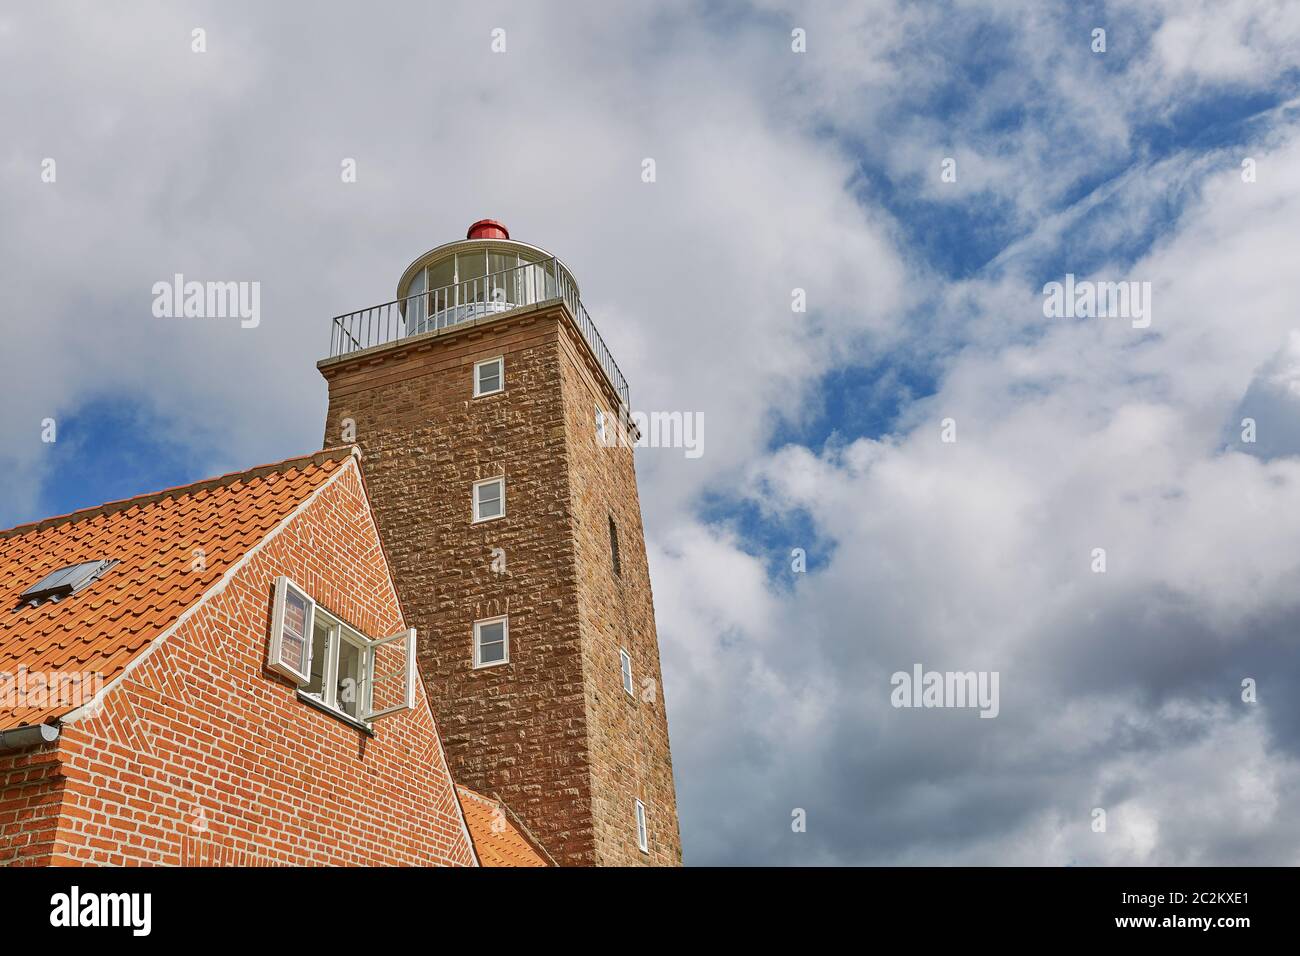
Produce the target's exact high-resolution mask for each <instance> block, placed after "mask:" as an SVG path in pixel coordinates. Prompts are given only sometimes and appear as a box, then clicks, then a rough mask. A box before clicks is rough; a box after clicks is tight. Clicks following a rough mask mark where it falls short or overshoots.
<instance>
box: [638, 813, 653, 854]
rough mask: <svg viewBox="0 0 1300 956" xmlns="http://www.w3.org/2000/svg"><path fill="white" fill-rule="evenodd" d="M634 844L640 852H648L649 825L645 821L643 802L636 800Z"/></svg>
mask: <svg viewBox="0 0 1300 956" xmlns="http://www.w3.org/2000/svg"><path fill="white" fill-rule="evenodd" d="M636 845H637V849H639V850H640V851H641V852H642V853H649V852H650V825H649V823H648V822H647V821H646V812H645V804H644V803H642V802H641V801H640V800H637V802H636Z"/></svg>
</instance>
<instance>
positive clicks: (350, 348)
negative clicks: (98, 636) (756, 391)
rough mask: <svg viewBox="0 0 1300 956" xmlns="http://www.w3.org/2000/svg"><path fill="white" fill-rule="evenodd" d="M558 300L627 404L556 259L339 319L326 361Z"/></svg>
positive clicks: (623, 387)
mask: <svg viewBox="0 0 1300 956" xmlns="http://www.w3.org/2000/svg"><path fill="white" fill-rule="evenodd" d="M556 299H558V300H560V301H562V302H563V303H564V304H565V305H566V306H567V307H568V309H569V314H570V315H572V316H573V321H574V323H575V324H576V325H577V326H578V330H579V331H580V332H581V333H582V337H583V338H584V339H586V340H587V344H588V345H589V346H591V351H592V354H594V355H595V356H596V361H597V362H598V363H599V364H600V367H601V368H602V369H603V370H604V372H605V374H606V375H607V376H608V377H609V380H610V382H611V383H613V385H614V390H615V391H616V392H617V393H618V397H619V400H620V401H621V402H622V403H623V404H624V405H628V404H629V400H628V386H627V379H625V378H624V377H623V372H622V371H621V370H620V369H619V367H618V363H617V362H615V361H614V356H613V354H612V353H611V352H610V351H609V346H607V345H606V344H605V340H604V339H602V338H601V337H600V333H599V332H598V331H596V324H595V323H594V322H592V320H591V316H590V315H589V314H588V313H587V310H586V308H585V307H584V306H583V304H582V300H581V299H580V298H578V290H577V288H576V287H575V286H574V284H573V280H572V279H571V278H570V277H569V274H568V272H567V271H566V270H565V269H564V267H563V266H561V265H560V262H559V260H558V259H555V258H551V259H544V260H542V261H541V262H526V263H524V264H523V265H520V266H516V267H515V268H513V269H505V270H503V271H501V272H495V273H493V274H491V275H486V276H479V277H477V278H474V279H467V280H465V281H464V282H457V283H454V284H452V285H449V286H444V287H442V288H441V289H431V290H428V291H425V292H417V293H416V294H414V295H408V296H406V297H405V298H403V299H394V300H393V301H391V302H385V303H383V304H382V305H372V306H370V307H369V308H367V309H359V310H358V311H356V312H349V313H347V314H346V315H337V316H335V317H334V319H333V321H332V322H331V323H330V358H337V357H338V356H341V355H348V354H350V353H352V352H360V351H361V350H363V349H369V348H374V347H375V346H377V345H387V344H388V343H390V342H396V341H398V340H399V339H404V338H407V337H408V336H412V335H420V334H421V333H424V332H433V331H436V330H438V329H445V328H449V327H450V326H453V325H460V324H461V323H462V322H472V321H473V320H475V319H481V318H485V317H487V316H493V315H498V314H500V313H502V312H509V311H510V310H512V309H518V308H521V307H523V306H526V305H536V304H538V303H541V302H548V301H551V300H556Z"/></svg>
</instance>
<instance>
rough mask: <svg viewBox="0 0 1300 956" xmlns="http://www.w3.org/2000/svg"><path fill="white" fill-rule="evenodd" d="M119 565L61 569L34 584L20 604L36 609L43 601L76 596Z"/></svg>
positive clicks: (91, 563)
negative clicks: (71, 595) (114, 566)
mask: <svg viewBox="0 0 1300 956" xmlns="http://www.w3.org/2000/svg"><path fill="white" fill-rule="evenodd" d="M115 564H117V562H116V561H86V562H84V563H82V564H74V565H71V566H70V567H66V568H60V569H59V570H58V571H55V572H53V573H51V574H47V575H46V576H45V577H43V578H41V580H40V581H38V582H36V583H35V584H33V585H32V586H31V587H29V588H28V589H27V590H26V591H24V592H23V593H22V595H21V596H20V597H19V598H18V601H19V603H20V604H30V605H31V606H32V607H36V606H37V605H38V604H40V603H41V602H42V601H59V600H62V599H63V598H65V597H67V596H68V595H70V594H75V593H76V592H77V591H80V590H81V589H82V588H84V587H86V585H88V584H90V583H92V582H93V581H95V580H96V579H97V578H98V577H99V576H100V575H101V574H103V573H104V572H105V571H107V570H108V569H109V568H111V567H112V566H113V565H115Z"/></svg>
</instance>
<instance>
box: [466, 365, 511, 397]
mask: <svg viewBox="0 0 1300 956" xmlns="http://www.w3.org/2000/svg"><path fill="white" fill-rule="evenodd" d="M505 387H506V360H505V359H504V358H502V357H501V356H497V357H496V358H493V359H486V360H484V361H482V362H475V363H474V397H475V398H478V397H480V396H482V395H493V394H495V393H497V392H500V391H504V390H505Z"/></svg>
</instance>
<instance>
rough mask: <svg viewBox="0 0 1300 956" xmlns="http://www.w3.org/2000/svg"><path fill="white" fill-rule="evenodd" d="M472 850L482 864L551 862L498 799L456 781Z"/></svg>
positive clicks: (536, 864)
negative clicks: (471, 841)
mask: <svg viewBox="0 0 1300 956" xmlns="http://www.w3.org/2000/svg"><path fill="white" fill-rule="evenodd" d="M456 792H457V793H458V794H459V795H460V807H461V809H462V810H463V811H464V812H465V823H466V825H467V826H468V827H469V835H470V838H471V839H472V840H473V841H474V851H475V852H476V853H477V854H478V861H479V863H481V864H482V865H483V866H554V863H552V862H551V861H550V860H549V859H548V858H547V857H545V856H544V855H543V851H542V850H541V849H540V848H539V847H538V846H537V845H536V844H535V843H534V842H533V841H532V840H530V839H529V838H528V837H527V835H526V833H525V831H524V829H523V825H522V824H519V823H518V821H516V820H515V819H514V817H513V814H511V813H510V811H509V810H507V809H506V806H505V804H503V803H502V802H501V801H500V800H493V799H492V798H491V797H485V796H483V794H481V793H478V792H476V791H474V790H471V789H470V788H469V787H462V786H461V785H460V784H457V785H456Z"/></svg>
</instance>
